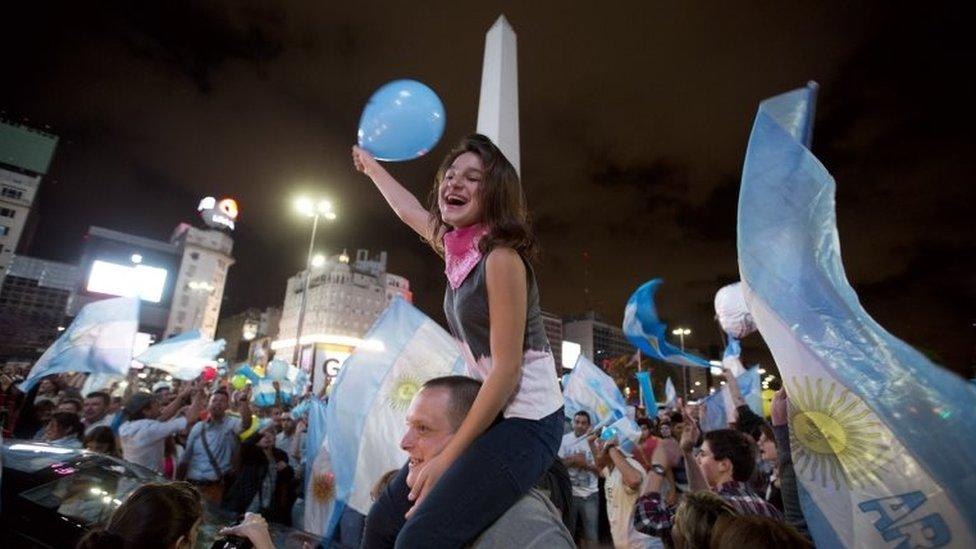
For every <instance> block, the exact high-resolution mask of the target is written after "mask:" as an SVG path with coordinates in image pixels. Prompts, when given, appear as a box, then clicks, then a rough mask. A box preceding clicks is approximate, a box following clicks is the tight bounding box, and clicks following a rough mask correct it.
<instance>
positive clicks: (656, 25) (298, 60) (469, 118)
mask: <svg viewBox="0 0 976 549" xmlns="http://www.w3.org/2000/svg"><path fill="white" fill-rule="evenodd" d="M959 10H961V8H954V7H944V6H942V7H931V8H930V7H926V8H925V9H924V10H923V9H920V8H916V7H912V6H906V7H899V6H891V5H890V4H888V3H866V4H864V3H862V4H859V5H858V6H851V5H849V4H847V3H812V4H809V5H800V6H797V5H791V6H777V5H774V4H771V5H769V6H750V7H749V8H748V9H746V8H743V7H742V6H740V5H733V4H725V3H716V4H714V5H708V6H706V5H695V6H686V5H674V6H662V5H660V4H658V3H647V2H620V3H615V4H611V5H608V6H602V5H597V4H567V3H565V2H532V3H517V4H512V5H505V6H504V7H499V6H498V5H491V4H488V3H480V4H474V5H461V4H459V3H457V2H446V1H445V2H430V3H424V4H423V7H422V8H421V7H418V6H417V5H414V4H410V3H393V2H385V3H360V4H352V3H347V4H342V3H335V2H280V3H263V2H252V1H245V2H236V1H230V0H226V1H216V2H214V1H211V2H191V1H188V0H186V1H176V2H139V3H128V2H112V3H108V4H99V5H98V7H92V6H90V5H88V4H83V3H82V4H80V3H77V2H64V3H52V2H32V3H27V2H21V3H16V4H15V5H12V6H5V20H9V21H15V22H16V23H15V24H12V25H8V26H7V27H6V28H5V33H4V34H3V35H2V36H0V62H2V66H3V67H4V71H5V73H4V74H5V85H4V86H2V87H0V109H2V110H4V111H6V113H7V115H8V116H12V117H15V118H17V119H20V118H22V117H26V118H29V119H30V121H31V123H34V124H37V125H39V126H41V127H44V125H45V124H47V125H50V129H51V130H52V131H54V132H55V133H57V134H59V135H60V136H61V137H62V141H61V144H60V146H59V149H58V152H57V154H56V157H55V162H54V165H53V166H52V171H51V174H50V176H49V178H48V179H47V180H46V182H45V185H44V187H43V189H42V193H41V198H40V209H39V213H40V223H39V225H38V227H37V233H36V236H35V239H34V245H33V248H32V250H31V251H32V253H35V254H37V255H39V256H44V257H56V258H64V259H72V258H73V257H75V256H76V254H77V253H78V242H79V240H80V238H81V235H82V234H84V230H85V228H86V227H87V225H92V224H97V225H105V226H110V227H113V228H118V229H122V230H131V231H133V232H138V233H141V234H146V235H148V236H155V237H157V238H166V237H168V235H169V232H170V231H171V230H172V228H173V226H175V225H176V224H177V223H178V222H180V221H184V220H191V219H192V218H193V216H194V211H193V208H194V206H195V205H196V200H197V199H198V197H199V196H201V195H204V194H221V195H224V194H226V195H233V196H235V197H237V198H238V199H239V201H240V203H241V205H242V219H241V223H240V225H239V229H238V231H237V233H236V235H235V239H236V244H235V254H236V257H237V263H236V264H235V266H234V267H233V268H232V270H231V274H230V279H229V284H228V288H227V293H226V296H227V301H226V303H225V311H226V312H234V311H236V310H240V309H241V308H244V307H247V306H251V305H258V306H261V305H270V304H276V303H280V302H281V299H282V295H283V292H284V284H285V280H286V279H287V277H288V276H289V275H291V274H293V273H294V272H296V271H297V270H299V269H300V267H301V265H302V262H303V261H304V255H305V250H306V246H307V244H308V242H307V238H308V227H307V225H306V224H305V223H304V222H303V221H302V220H300V219H297V218H296V217H294V216H293V215H291V214H290V212H289V205H290V200H291V198H292V197H293V196H294V195H295V194H297V193H298V192H299V191H304V192H315V193H318V194H323V195H328V196H330V197H331V198H332V199H333V200H334V201H335V202H336V203H337V204H338V205H339V208H340V219H339V221H338V222H337V223H335V224H333V225H329V226H327V227H325V228H324V229H323V231H321V234H320V239H319V241H318V243H317V245H318V247H321V248H323V249H326V250H329V251H334V252H338V251H341V249H342V248H349V249H350V250H352V249H354V248H373V249H386V250H387V251H388V252H389V253H390V261H391V270H393V271H394V272H397V273H400V274H403V275H405V276H407V277H408V278H409V279H410V280H411V284H412V286H413V289H414V292H415V295H416V298H417V303H418V304H419V305H420V307H421V308H422V309H424V310H425V311H426V312H427V313H428V314H430V315H431V316H433V317H434V318H436V319H442V314H441V313H440V311H439V308H440V301H441V295H442V294H441V293H442V290H443V279H442V275H441V274H440V272H441V267H440V265H439V262H438V260H437V258H436V257H435V256H434V255H433V254H432V253H431V252H430V251H429V250H427V249H426V247H425V245H424V244H423V243H421V242H420V241H419V239H417V238H416V237H415V236H414V235H412V234H411V233H409V232H408V231H407V230H406V229H404V228H403V227H402V226H401V225H400V224H399V222H398V221H397V220H396V218H395V217H394V216H393V215H392V214H391V213H390V212H389V210H388V208H387V207H386V205H385V203H384V202H383V201H382V199H381V198H380V197H379V195H378V193H377V192H376V191H375V189H373V188H372V186H371V184H370V183H369V182H368V181H367V180H365V179H364V178H362V177H361V176H360V175H359V174H356V173H355V172H353V170H352V169H351V167H350V162H349V158H348V147H349V145H350V144H351V142H352V141H353V138H354V135H355V130H356V124H357V121H358V117H359V113H360V111H361V108H362V106H363V104H364V103H365V101H366V99H367V98H368V96H369V94H370V93H371V92H372V91H373V90H374V89H375V88H376V87H378V86H379V85H380V84H382V83H384V82H386V81H388V80H391V79H394V78H402V77H412V78H417V79H420V80H422V81H424V82H427V83H428V84H430V85H431V86H432V87H434V88H435V89H436V90H437V92H438V94H439V95H440V96H441V98H442V100H443V101H444V103H445V105H446V107H447V111H448V117H447V129H446V133H445V139H444V140H443V141H442V143H441V144H440V145H438V147H437V148H436V149H435V150H434V151H433V152H432V154H431V155H429V156H428V157H426V158H424V159H421V160H418V161H414V162H410V163H404V164H395V165H391V170H392V171H393V173H394V174H395V175H396V176H397V177H399V178H400V179H401V180H402V181H403V182H404V183H405V184H406V185H407V186H408V187H409V188H410V189H411V190H413V191H414V192H416V193H417V194H418V195H421V196H426V194H427V190H428V188H429V185H430V181H431V177H432V175H433V171H434V169H435V167H436V164H437V162H438V160H439V157H440V156H441V155H442V154H443V153H444V152H445V151H446V150H448V148H449V147H450V146H451V145H453V143H454V142H455V140H456V139H457V138H458V137H459V136H461V135H463V134H464V133H467V132H469V131H471V130H472V129H473V128H474V126H475V121H476V108H477V100H478V83H479V80H480V74H481V59H482V48H483V40H484V32H485V31H486V30H487V28H488V27H489V26H490V25H491V24H492V23H493V21H494V19H495V18H496V17H497V15H498V14H499V13H500V12H502V11H504V12H505V14H506V16H507V17H508V19H509V20H510V21H511V22H512V24H513V26H514V27H515V29H516V32H517V33H518V40H519V79H520V96H519V100H520V114H521V122H522V134H521V137H522V159H523V166H522V173H523V176H524V185H525V188H526V193H527V196H528V199H529V202H530V205H531V208H532V214H533V218H534V221H535V227H536V229H537V231H538V233H539V236H540V239H541V242H542V248H543V255H542V259H541V261H540V263H539V264H538V266H537V272H538V275H539V279H540V281H541V290H542V297H543V305H544V307H545V308H548V309H551V310H553V311H556V312H559V313H563V314H571V313H578V312H581V311H582V310H583V309H584V308H586V307H587V306H589V307H592V308H595V309H596V310H597V311H598V312H600V313H601V314H603V315H604V317H606V318H607V319H608V320H609V321H611V322H619V320H620V317H621V313H622V308H623V304H624V302H625V301H626V299H627V296H628V295H629V294H630V292H631V291H632V290H633V289H634V288H636V287H637V285H639V284H640V283H642V282H644V281H646V280H648V279H650V278H654V277H662V278H664V279H665V280H666V284H665V286H664V287H663V288H662V290H661V292H660V296H659V308H660V310H661V311H662V313H663V314H664V315H665V316H666V317H667V318H668V319H669V320H670V321H671V322H672V323H681V324H684V325H688V326H690V327H691V328H692V329H694V330H695V333H694V335H693V336H692V338H691V339H692V340H694V341H693V343H692V344H693V345H695V346H697V347H701V348H703V349H706V348H715V347H717V346H718V345H719V344H720V341H721V338H720V335H719V334H718V333H717V331H716V330H715V329H714V324H713V323H712V321H711V315H712V311H711V299H712V296H713V295H714V292H715V290H716V289H717V288H718V287H720V286H721V285H722V284H724V283H727V282H731V281H733V280H735V279H736V278H737V277H738V275H737V272H738V268H737V263H736V255H735V254H736V252H735V216H736V207H737V194H738V181H739V174H740V170H741V163H742V157H743V154H744V152H745V146H746V141H747V139H748V135H749V130H750V127H751V123H752V119H753V117H754V115H755V109H756V106H757V105H758V102H759V101H760V100H761V99H763V98H764V97H768V96H770V95H773V94H775V93H778V92H781V91H785V90H787V89H791V88H794V87H796V86H799V85H802V84H803V83H804V82H806V81H807V80H810V79H814V80H817V81H818V82H820V84H821V85H822V88H821V100H820V105H819V112H818V118H817V130H816V134H815V142H814V152H816V153H817V154H818V156H819V157H820V158H821V159H822V161H823V162H824V164H825V165H826V166H827V167H828V169H830V170H831V172H832V173H833V174H834V175H835V176H836V178H837V181H838V195H837V209H838V222H839V226H840V231H841V243H842V249H843V252H844V260H845V266H846V268H847V271H848V275H849V277H850V279H851V281H852V284H853V285H854V286H855V288H856V289H857V290H858V292H859V295H860V297H861V299H862V301H863V302H864V304H865V306H866V308H867V309H868V310H869V311H870V312H871V313H872V314H874V315H875V316H876V317H877V318H878V320H879V321H880V322H881V324H882V325H884V326H886V327H888V328H889V329H890V330H891V331H892V332H894V333H895V334H896V335H899V336H901V337H904V338H905V339H907V340H908V341H910V342H911V343H913V344H915V345H917V346H919V347H920V348H923V349H925V350H926V351H928V352H931V353H933V354H935V355H937V356H938V357H939V358H940V359H941V360H942V361H943V362H944V363H945V364H947V365H949V366H951V367H953V368H955V369H957V370H959V371H961V372H965V371H966V370H967V368H971V367H972V365H973V349H974V346H973V327H972V321H973V320H974V318H973V312H972V311H973V310H974V304H976V300H974V296H973V290H972V289H973V287H974V285H973V284H972V283H973V278H972V277H973V275H972V274H971V273H973V272H976V269H974V267H976V265H974V264H973V259H971V257H972V256H973V254H972V253H971V250H972V246H973V240H974V239H973V231H972V229H971V225H972V222H971V218H972V215H971V213H970V211H969V210H971V207H972V206H971V205H972V204H973V203H974V200H973V198H974V197H973V191H972V186H971V184H969V182H970V181H971V179H972V175H973V173H976V165H974V163H976V160H974V159H976V154H974V153H976V151H974V150H973V149H974V147H973V139H972V137H971V128H972V127H973V122H974V117H976V108H974V107H973V106H972V104H971V98H972V97H973V95H974V93H973V92H974V91H976V90H974V80H973V76H972V72H971V70H970V67H972V66H973V65H974V64H973V61H974V59H973V46H972V45H971V41H970V40H968V38H967V37H968V34H969V33H968V32H967V31H968V29H967V28H966V27H965V25H966V24H967V23H966V22H967V21H968V18H966V17H964V16H963V14H962V13H960V11H959ZM106 197H110V198H111V199H110V200H107V199H106ZM750 345H752V344H750ZM753 347H755V348H753ZM753 347H750V348H749V351H750V352H754V353H757V354H760V355H761V351H760V349H759V348H760V347H761V345H760V344H755V345H753Z"/></svg>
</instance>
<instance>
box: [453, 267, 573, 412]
mask: <svg viewBox="0 0 976 549" xmlns="http://www.w3.org/2000/svg"><path fill="white" fill-rule="evenodd" d="M487 260H488V256H487V255H486V256H484V257H482V258H481V259H480V260H479V261H478V264H477V266H475V268H474V269H472V270H471V272H470V273H469V274H468V276H467V278H465V279H464V282H462V283H461V286H459V287H458V288H457V289H456V290H455V289H453V288H451V285H450V284H448V286H447V290H446V291H445V293H444V314H445V315H446V316H447V324H448V326H449V327H450V329H451V333H452V334H454V337H455V338H457V339H458V340H459V341H458V343H459V345H460V346H461V352H462V354H464V357H465V362H466V363H467V365H468V373H469V374H470V375H471V377H474V378H475V379H479V380H484V379H485V378H486V377H487V375H488V372H489V371H490V370H491V340H490V337H489V332H490V320H489V318H488V285H487V277H486V272H485V263H486V261H487ZM525 272H526V287H527V289H528V295H527V299H526V315H525V332H524V336H525V337H524V340H523V343H522V354H523V359H522V379H521V380H520V382H519V386H518V388H517V389H516V392H515V394H513V395H512V400H511V401H510V402H509V404H508V406H507V407H506V409H505V413H504V415H505V417H522V418H527V419H542V418H543V417H546V416H547V415H549V414H551V413H553V412H555V411H556V410H558V409H559V408H560V407H562V405H563V397H562V392H561V391H560V390H559V382H558V380H557V371H556V364H555V361H554V360H553V357H552V352H551V348H550V347H549V338H548V337H546V329H545V325H544V324H543V321H542V311H541V309H540V308H539V288H538V286H537V285H536V281H535V273H534V272H533V270H532V266H531V265H529V264H528V263H527V262H526V265H525Z"/></svg>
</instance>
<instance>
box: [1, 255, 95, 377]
mask: <svg viewBox="0 0 976 549" xmlns="http://www.w3.org/2000/svg"><path fill="white" fill-rule="evenodd" d="M4 273H5V275H6V276H4V277H3V278H2V282H0V359H6V360H9V359H22V360H25V361H33V360H35V359H37V358H38V357H39V356H40V355H41V353H43V352H44V350H45V349H46V348H47V347H48V346H49V345H50V344H51V343H53V342H54V340H55V339H57V337H58V335H59V331H58V327H60V326H63V325H64V318H65V305H66V304H67V302H68V297H69V296H70V295H71V291H72V290H73V289H74V287H75V284H77V282H78V275H79V270H78V267H76V266H74V265H68V264H65V263H59V262H57V261H45V260H43V259H35V258H33V257H25V256H20V255H18V256H14V257H13V260H12V261H11V262H10V264H9V265H7V267H6V269H5V271H4Z"/></svg>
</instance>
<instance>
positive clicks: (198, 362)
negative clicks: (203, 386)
mask: <svg viewBox="0 0 976 549" xmlns="http://www.w3.org/2000/svg"><path fill="white" fill-rule="evenodd" d="M226 346H227V343H226V342H225V341H224V340H223V339H218V340H216V341H213V340H211V339H209V338H206V337H204V336H203V334H202V333H201V332H200V330H190V331H187V332H183V333H181V334H179V335H175V336H173V337H171V338H169V339H164V340H163V341H160V342H159V343H157V344H155V345H152V346H151V347H149V348H148V349H146V350H145V351H143V352H142V353H141V354H140V355H139V356H137V357H136V360H137V361H139V362H141V363H143V364H145V365H146V366H150V367H152V368H158V369H160V370H163V371H164V372H166V373H168V374H170V375H172V376H173V377H175V378H176V379H182V380H184V381H190V380H193V379H196V378H198V377H200V374H201V373H202V372H203V368H204V367H205V366H207V365H208V364H210V363H212V362H213V361H214V360H216V358H217V355H219V354H220V353H221V352H222V351H223V350H224V347H226Z"/></svg>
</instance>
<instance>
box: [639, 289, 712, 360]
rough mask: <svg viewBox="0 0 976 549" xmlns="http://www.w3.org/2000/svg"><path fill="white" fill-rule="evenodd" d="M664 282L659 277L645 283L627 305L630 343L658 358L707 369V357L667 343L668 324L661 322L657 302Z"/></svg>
mask: <svg viewBox="0 0 976 549" xmlns="http://www.w3.org/2000/svg"><path fill="white" fill-rule="evenodd" d="M662 283H663V281H662V280H661V279H660V278H655V279H654V280H651V281H648V282H645V283H644V284H642V285H641V286H640V287H639V288H637V290H636V291H635V292H634V293H633V294H631V296H630V299H628V300H627V306H626V307H625V308H624V323H623V330H624V335H626V336H627V340H628V341H630V343H631V345H633V346H635V347H637V348H638V349H640V350H641V352H643V353H644V354H646V355H648V356H651V357H654V358H656V359H658V360H663V361H665V362H670V363H671V364H678V365H681V366H698V367H701V368H708V367H709V366H710V365H709V363H708V361H707V360H705V359H704V358H702V357H700V356H696V355H694V354H692V353H687V352H685V351H682V350H681V349H680V348H678V347H675V346H674V345H671V344H670V343H668V341H667V338H666V334H667V329H668V325H667V324H664V323H663V322H661V320H660V319H659V318H658V315H657V307H655V305H654V294H655V293H657V289H658V287H660V286H661V284H662Z"/></svg>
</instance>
